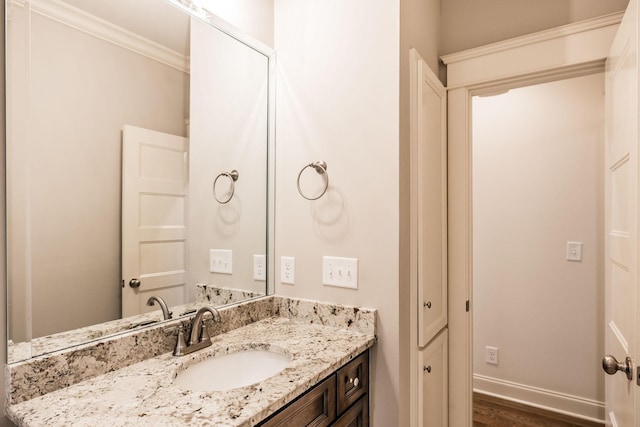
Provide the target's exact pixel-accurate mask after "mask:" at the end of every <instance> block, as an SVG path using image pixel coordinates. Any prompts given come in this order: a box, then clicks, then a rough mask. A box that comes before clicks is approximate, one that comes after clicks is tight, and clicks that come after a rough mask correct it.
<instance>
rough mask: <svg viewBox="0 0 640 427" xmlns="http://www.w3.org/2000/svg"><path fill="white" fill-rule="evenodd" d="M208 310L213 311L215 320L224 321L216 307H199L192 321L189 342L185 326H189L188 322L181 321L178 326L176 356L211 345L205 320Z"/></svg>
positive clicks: (212, 314) (174, 351)
mask: <svg viewBox="0 0 640 427" xmlns="http://www.w3.org/2000/svg"><path fill="white" fill-rule="evenodd" d="M206 312H209V313H211V317H212V318H213V321H214V322H221V321H222V319H221V318H220V313H219V312H218V310H216V309H215V308H214V307H202V308H201V309H199V310H198V311H197V312H196V315H195V317H194V318H193V320H192V321H191V333H190V337H189V343H188V344H187V343H186V342H185V339H184V333H185V327H188V324H184V323H181V324H180V326H178V340H177V342H176V348H175V349H174V350H173V355H174V356H184V355H185V354H189V353H193V352H194V351H196V350H200V349H202V348H205V347H209V346H210V345H211V338H210V337H209V333H208V332H207V326H206V325H205V320H204V315H205V313H206Z"/></svg>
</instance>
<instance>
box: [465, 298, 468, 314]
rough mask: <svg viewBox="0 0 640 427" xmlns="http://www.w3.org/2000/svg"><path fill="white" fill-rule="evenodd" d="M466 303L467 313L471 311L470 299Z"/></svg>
mask: <svg viewBox="0 0 640 427" xmlns="http://www.w3.org/2000/svg"><path fill="white" fill-rule="evenodd" d="M465 305H466V310H467V313H468V312H469V300H467V302H466V304H465Z"/></svg>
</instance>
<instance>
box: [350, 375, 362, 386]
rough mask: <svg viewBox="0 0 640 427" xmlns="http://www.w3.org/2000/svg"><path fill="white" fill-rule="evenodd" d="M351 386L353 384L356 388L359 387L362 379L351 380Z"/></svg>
mask: <svg viewBox="0 0 640 427" xmlns="http://www.w3.org/2000/svg"><path fill="white" fill-rule="evenodd" d="M349 384H353V386H354V387H358V384H360V378H358V377H356V378H355V379H354V378H349Z"/></svg>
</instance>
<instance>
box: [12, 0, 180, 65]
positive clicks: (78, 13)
mask: <svg viewBox="0 0 640 427" xmlns="http://www.w3.org/2000/svg"><path fill="white" fill-rule="evenodd" d="M11 3H12V4H14V5H17V6H24V5H25V3H27V4H30V6H31V11H32V12H34V13H37V14H39V15H42V16H44V17H46V18H49V19H51V20H54V21H57V22H59V23H61V24H64V25H67V26H68V27H71V28H74V29H76V30H79V31H82V32H84V33H87V34H90V35H92V36H94V37H96V38H99V39H101V40H104V41H107V42H109V43H112V44H114V45H116V46H119V47H121V48H123V49H127V50H130V51H132V52H135V53H137V54H139V55H142V56H145V57H147V58H149V59H152V60H154V61H157V62H160V63H162V64H165V65H168V66H169V67H172V68H175V69H177V70H180V71H183V72H185V73H188V72H189V57H187V56H184V55H182V54H181V53H179V52H176V51H174V50H172V49H168V48H166V47H164V46H162V45H160V44H158V43H156V42H154V41H151V40H149V39H147V38H144V37H141V36H139V35H138V34H136V33H134V32H131V31H129V30H126V29H124V28H122V27H118V26H117V25H114V24H112V23H110V22H108V21H105V20H104V19H101V18H98V17H97V16H94V15H91V14H89V13H86V12H84V11H82V10H80V9H78V8H75V7H73V6H70V5H68V4H66V3H64V2H62V1H60V0H27V1H26V2H25V1H24V0H12V1H11Z"/></svg>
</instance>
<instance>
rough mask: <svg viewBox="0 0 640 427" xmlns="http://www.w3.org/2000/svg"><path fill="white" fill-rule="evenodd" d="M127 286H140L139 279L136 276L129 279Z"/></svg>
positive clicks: (136, 287) (134, 287)
mask: <svg viewBox="0 0 640 427" xmlns="http://www.w3.org/2000/svg"><path fill="white" fill-rule="evenodd" d="M129 286H131V287H132V288H133V289H138V288H139V287H140V280H138V279H136V278H133V279H131V280H129Z"/></svg>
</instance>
